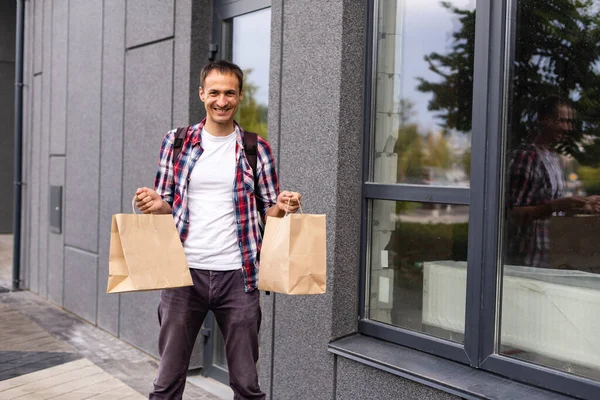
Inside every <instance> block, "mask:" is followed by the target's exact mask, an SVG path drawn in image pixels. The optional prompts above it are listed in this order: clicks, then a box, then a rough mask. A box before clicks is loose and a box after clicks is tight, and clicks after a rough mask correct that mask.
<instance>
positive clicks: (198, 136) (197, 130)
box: [192, 118, 244, 148]
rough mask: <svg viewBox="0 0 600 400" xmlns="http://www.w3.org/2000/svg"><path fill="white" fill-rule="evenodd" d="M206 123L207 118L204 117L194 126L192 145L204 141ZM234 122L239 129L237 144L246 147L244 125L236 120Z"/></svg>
mask: <svg viewBox="0 0 600 400" xmlns="http://www.w3.org/2000/svg"><path fill="white" fill-rule="evenodd" d="M205 124H206V118H204V119H203V120H202V121H200V123H199V124H197V125H196V126H194V127H192V129H193V132H192V146H195V145H197V144H201V143H202V128H204V125H205ZM233 124H234V125H235V126H236V127H237V128H238V129H237V132H238V134H237V144H238V145H239V146H240V147H241V148H243V147H244V130H243V129H242V127H241V126H240V125H239V124H238V123H237V122H236V121H235V120H234V121H233Z"/></svg>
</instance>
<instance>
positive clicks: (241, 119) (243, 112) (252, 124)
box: [236, 69, 268, 139]
mask: <svg viewBox="0 0 600 400" xmlns="http://www.w3.org/2000/svg"><path fill="white" fill-rule="evenodd" d="M250 74H252V69H247V70H245V71H244V98H243V99H242V102H241V104H240V108H239V109H238V112H237V115H236V121H237V122H238V123H239V124H240V125H241V126H242V127H244V129H245V130H247V131H250V132H255V133H257V134H259V135H260V136H262V137H263V138H265V139H267V123H268V107H267V105H265V104H261V103H259V102H258V101H257V99H256V92H257V90H258V86H257V85H256V84H254V83H253V82H252V81H251V80H250V78H249V75H250Z"/></svg>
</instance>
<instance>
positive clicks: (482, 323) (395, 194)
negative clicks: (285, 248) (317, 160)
mask: <svg viewBox="0 0 600 400" xmlns="http://www.w3.org/2000/svg"><path fill="white" fill-rule="evenodd" d="M516 1H518V0H508V1H506V2H505V1H492V0H477V5H476V7H477V16H476V25H475V58H474V76H473V105H472V107H473V114H472V115H473V119H472V132H473V134H472V138H471V157H472V158H471V174H470V181H471V185H470V187H469V188H452V187H449V188H446V187H427V186H417V185H404V184H382V183H375V182H372V181H371V177H372V164H371V160H372V157H373V151H372V149H373V140H374V134H372V133H373V132H374V118H373V115H374V107H375V101H374V100H375V99H376V97H374V89H375V88H376V68H377V35H376V34H375V32H377V26H376V21H377V17H378V13H379V9H378V7H379V3H380V0H373V1H369V2H366V10H365V16H366V36H365V52H366V53H365V60H366V63H365V74H366V79H365V92H364V99H365V106H364V115H365V118H364V140H363V164H362V168H363V177H362V178H363V187H362V196H361V197H362V204H361V212H362V217H361V262H360V266H359V282H358V288H357V289H358V292H359V302H358V310H357V311H358V317H359V322H358V332H359V333H362V334H364V335H366V336H371V337H375V338H378V339H383V340H385V341H389V342H393V343H396V344H400V345H403V346H407V347H410V348H414V349H416V350H420V351H423V352H426V353H430V354H433V355H436V356H441V357H444V358H447V359H450V360H454V361H457V362H460V363H463V364H467V365H470V366H471V367H474V368H481V369H483V370H487V371H490V372H493V373H497V374H500V375H503V376H506V377H508V378H510V379H514V380H517V381H521V382H524V383H527V384H532V385H535V386H539V387H543V388H547V389H550V390H554V391H557V392H561V393H565V394H568V395H575V396H578V397H582V398H589V399H592V398H594V397H595V396H596V395H597V393H600V382H599V381H593V380H591V379H588V378H583V377H580V376H576V375H571V374H568V373H566V372H562V371H559V370H554V369H552V368H549V367H544V366H541V365H537V364H533V363H528V362H525V361H521V360H517V359H514V358H510V357H507V356H503V355H501V354H498V353H497V352H496V349H497V337H498V335H497V332H498V330H499V325H500V324H499V318H498V317H499V312H498V309H499V307H498V305H499V304H501V303H500V302H501V299H500V296H497V294H498V293H501V292H499V290H500V285H501V276H502V275H501V272H502V268H501V264H500V262H501V251H500V250H501V247H500V246H501V242H500V237H499V235H500V231H501V228H502V226H501V222H502V221H501V215H500V212H499V210H500V207H501V204H502V203H501V202H502V196H503V191H502V187H503V184H504V182H503V170H504V164H503V157H504V154H503V152H504V140H505V138H504V137H503V132H504V130H505V129H504V128H505V126H504V124H505V121H504V111H505V107H506V105H505V103H504V102H505V101H506V96H505V88H508V79H509V72H510V66H508V65H506V60H510V59H512V57H510V54H508V51H511V49H512V47H513V46H506V44H507V40H508V41H510V42H509V43H512V39H513V38H514V31H511V32H509V31H508V30H507V28H511V29H512V28H514V26H510V24H507V23H506V21H507V20H510V18H509V17H511V16H512V17H514V12H515V9H516V7H515V4H516ZM512 20H514V18H513V19H512ZM381 199H383V200H399V201H419V202H434V203H453V204H466V205H469V207H470V209H469V237H468V243H469V247H468V257H467V260H468V261H467V265H468V267H467V289H466V290H467V293H466V310H465V312H466V318H465V340H464V346H463V345H462V344H460V343H455V342H451V341H448V340H445V339H439V338H436V337H433V336H428V335H426V334H423V333H420V332H415V331H411V330H408V329H404V328H400V327H395V326H391V325H387V324H383V323H379V322H376V321H372V320H369V319H368V318H367V316H368V310H367V296H368V294H367V293H368V291H369V284H370V282H369V274H368V265H369V259H370V237H371V234H370V226H371V215H372V212H371V211H372V203H373V201H374V200H381ZM596 397H597V396H596Z"/></svg>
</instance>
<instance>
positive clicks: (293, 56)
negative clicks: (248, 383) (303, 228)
mask: <svg viewBox="0 0 600 400" xmlns="http://www.w3.org/2000/svg"><path fill="white" fill-rule="evenodd" d="M341 19H342V2H341V1H329V2H326V3H325V2H320V1H316V0H304V1H297V2H285V3H284V38H283V66H282V68H283V74H282V79H283V81H282V93H281V96H282V97H281V109H280V113H281V137H280V140H281V142H280V143H279V147H280V156H279V164H280V171H281V174H280V177H281V189H282V190H285V189H291V190H296V191H299V192H301V193H303V195H304V198H303V200H304V201H303V205H304V209H305V211H306V212H310V213H314V214H327V215H328V217H329V218H328V220H327V230H328V235H327V236H328V237H327V239H328V256H327V265H328V267H329V268H328V274H327V278H328V280H329V282H331V279H332V276H333V275H332V272H333V268H332V267H333V261H334V237H333V234H332V233H333V232H335V218H332V217H333V216H334V215H335V212H336V209H335V202H334V199H335V197H336V191H335V187H336V184H337V170H336V168H335V163H336V161H337V142H338V134H339V116H338V110H339V108H340V105H339V90H340V85H339V83H340V65H339V64H340V62H341V60H340V54H341V46H340V42H339V40H331V38H333V37H337V38H339V37H341V36H342V24H341ZM317 93H320V94H322V96H318V98H319V101H315V102H308V101H306V99H308V98H314V97H315V94H317ZM324 109H325V110H329V112H327V113H323V112H322V110H324ZM316 115H318V116H319V118H315V116H316ZM306 171H311V173H310V174H307V173H306ZM315 181H318V182H320V184H319V185H314V182H315ZM331 301H332V298H331V291H328V293H327V294H325V295H321V296H298V297H296V296H277V300H276V307H275V317H276V320H275V338H276V344H275V348H274V349H273V351H274V365H273V371H274V375H273V398H274V399H295V398H298V395H299V393H300V391H302V392H303V394H302V396H303V397H306V398H311V399H330V398H331V396H332V393H333V356H332V355H330V354H328V353H327V351H326V349H327V343H328V342H329V341H330V340H331V329H330V326H329V325H330V322H329V321H331V319H332V315H331V311H332V308H331ZM307 310H314V311H311V312H308V311H307ZM299 338H302V341H303V345H302V351H292V349H295V348H297V346H298V345H297V343H298V339H299ZM307 381H309V382H311V384H310V385H306V382H307Z"/></svg>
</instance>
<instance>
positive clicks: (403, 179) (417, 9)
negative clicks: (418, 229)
mask: <svg viewBox="0 0 600 400" xmlns="http://www.w3.org/2000/svg"><path fill="white" fill-rule="evenodd" d="M474 28H475V1H474V0H453V1H448V2H441V1H439V0H406V1H399V0H385V1H384V0H382V1H380V2H379V18H378V24H377V30H378V32H377V82H376V96H375V140H374V145H375V157H374V165H373V167H374V177H373V178H374V181H375V182H380V183H407V184H424V185H440V186H469V171H470V162H471V150H470V148H471V139H470V135H471V133H470V132H471V113H472V111H471V107H472V99H473V94H472V92H473V48H474V41H475V29H474Z"/></svg>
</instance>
